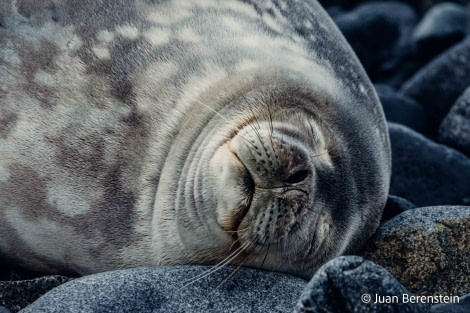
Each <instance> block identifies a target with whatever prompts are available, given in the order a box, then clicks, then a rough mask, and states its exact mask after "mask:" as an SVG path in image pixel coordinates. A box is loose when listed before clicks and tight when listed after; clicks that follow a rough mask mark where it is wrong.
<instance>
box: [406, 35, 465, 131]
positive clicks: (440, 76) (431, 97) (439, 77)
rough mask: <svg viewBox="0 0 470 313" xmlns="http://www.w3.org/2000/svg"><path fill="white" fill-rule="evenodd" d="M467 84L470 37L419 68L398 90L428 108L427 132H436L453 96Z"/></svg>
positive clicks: (451, 103) (453, 99) (452, 100)
mask: <svg viewBox="0 0 470 313" xmlns="http://www.w3.org/2000/svg"><path fill="white" fill-rule="evenodd" d="M468 86H470V38H468V39H466V40H464V41H462V42H461V43H459V44H457V45H454V46H453V47H452V48H450V49H449V50H446V51H445V52H444V53H442V54H440V55H439V56H438V57H437V58H435V59H433V60H432V61H431V62H429V63H428V64H427V65H426V66H424V67H423V68H421V69H420V70H419V71H418V72H417V73H416V74H414V75H413V76H412V77H411V78H410V79H409V80H407V81H406V82H405V83H404V84H403V86H402V88H401V89H400V91H401V92H402V93H403V94H405V95H406V96H409V97H411V98H413V99H415V100H416V101H418V103H420V104H421V105H422V106H423V107H424V109H425V110H426V111H427V112H428V114H429V117H430V120H429V128H428V134H429V135H430V136H432V137H434V136H436V135H437V132H438V128H439V125H440V124H441V122H442V120H443V119H444V117H445V116H446V115H447V113H448V112H449V109H450V108H451V106H452V105H453V104H454V102H455V100H457V98H458V97H459V96H460V95H461V94H462V92H463V91H464V90H465V89H466V88H467V87H468Z"/></svg>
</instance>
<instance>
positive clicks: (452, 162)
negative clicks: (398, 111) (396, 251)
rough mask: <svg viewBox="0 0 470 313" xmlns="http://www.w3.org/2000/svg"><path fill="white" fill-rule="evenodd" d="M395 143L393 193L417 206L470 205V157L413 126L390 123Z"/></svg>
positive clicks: (391, 187) (393, 149) (393, 150)
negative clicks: (430, 137) (419, 131)
mask: <svg viewBox="0 0 470 313" xmlns="http://www.w3.org/2000/svg"><path fill="white" fill-rule="evenodd" d="M388 125H389V133H390V141H391V144H392V178H391V184H390V194H392V195H396V196H399V197H402V198H405V199H408V200H409V201H411V202H413V203H415V204H416V205H417V206H429V205H447V204H449V205H451V204H470V159H469V158H468V157H467V156H465V155H464V154H462V153H460V152H458V151H457V150H454V149H452V148H449V147H447V146H445V145H442V144H438V143H436V142H434V141H432V140H430V139H429V138H426V137H424V136H423V135H421V134H419V133H417V132H415V131H413V130H412V129H410V128H408V127H406V126H403V125H400V124H396V123H388Z"/></svg>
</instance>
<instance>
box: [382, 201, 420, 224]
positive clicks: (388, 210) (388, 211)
mask: <svg viewBox="0 0 470 313" xmlns="http://www.w3.org/2000/svg"><path fill="white" fill-rule="evenodd" d="M414 208H416V205H415V204H414V203H412V202H410V201H408V200H406V199H404V198H401V197H397V196H393V195H389V196H388V198H387V202H386V203H385V208H384V212H383V214H382V222H383V221H386V220H389V219H391V218H393V217H395V216H397V215H398V214H400V213H403V212H405V211H407V210H411V209H414Z"/></svg>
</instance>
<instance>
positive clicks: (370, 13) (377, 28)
mask: <svg viewBox="0 0 470 313" xmlns="http://www.w3.org/2000/svg"><path fill="white" fill-rule="evenodd" d="M333 20H334V21H335V23H336V24H337V25H338V27H339V29H340V30H341V32H342V33H343V34H344V36H345V37H346V39H347V40H348V42H349V43H350V44H351V46H352V48H353V50H354V52H356V54H357V56H358V57H359V59H360V61H361V63H362V64H363V65H364V68H365V69H366V71H367V72H368V74H369V76H370V77H371V79H372V80H373V81H374V74H375V72H376V71H377V69H378V68H379V67H380V66H382V65H383V63H384V62H385V61H390V60H394V59H396V58H399V56H400V55H401V54H402V51H403V46H404V45H405V43H406V42H407V40H408V37H409V36H410V33H411V30H412V29H413V27H414V25H415V24H416V22H417V18H416V14H415V12H414V11H413V9H412V8H411V7H410V6H409V5H407V4H406V3H402V2H393V1H391V2H369V3H364V4H360V5H358V6H357V7H356V8H354V9H353V10H351V11H348V12H346V13H344V14H340V15H337V16H334V17H333ZM392 62H393V61H392Z"/></svg>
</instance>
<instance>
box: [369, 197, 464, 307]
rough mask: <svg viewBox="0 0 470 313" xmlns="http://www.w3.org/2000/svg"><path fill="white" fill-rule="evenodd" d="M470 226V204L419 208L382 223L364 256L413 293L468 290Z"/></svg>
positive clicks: (448, 292) (444, 292)
mask: <svg viewBox="0 0 470 313" xmlns="http://www.w3.org/2000/svg"><path fill="white" fill-rule="evenodd" d="M469 229H470V207H469V206H436V207H423V208H416V209H412V210H408V211H406V212H404V213H402V214H400V215H398V216H396V217H394V218H393V219H391V220H388V221H386V222H385V223H383V224H381V225H380V227H379V228H378V229H377V232H376V233H375V235H374V236H373V237H372V238H371V240H370V241H369V242H368V243H367V245H366V247H365V249H364V253H363V255H364V257H365V258H367V259H370V260H372V261H374V262H376V263H377V264H380V265H381V266H383V267H385V268H386V269H387V270H388V271H390V273H392V275H393V276H394V277H396V278H397V279H398V281H399V282H400V283H402V284H403V285H404V286H405V287H406V288H407V289H408V290H410V291H411V292H415V293H417V294H420V295H433V296H439V295H442V296H451V295H452V296H461V295H464V294H467V293H468V291H469V290H470V267H469V266H468V257H469V256H470V234H469ZM469 312H470V311H469Z"/></svg>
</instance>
